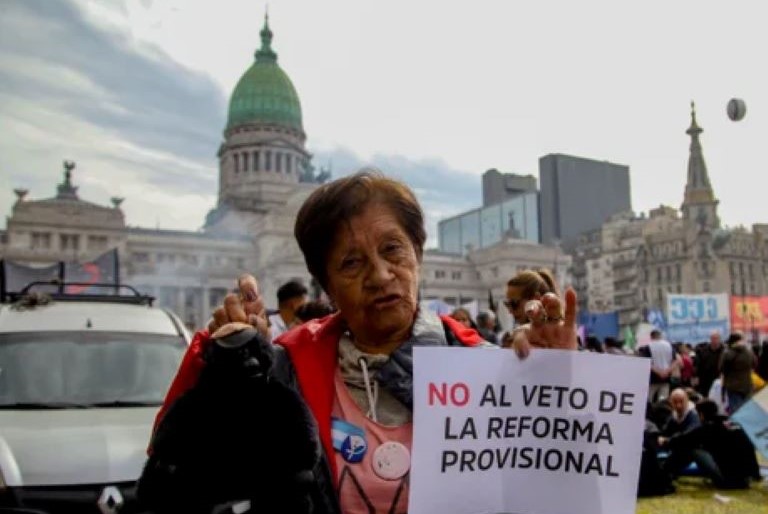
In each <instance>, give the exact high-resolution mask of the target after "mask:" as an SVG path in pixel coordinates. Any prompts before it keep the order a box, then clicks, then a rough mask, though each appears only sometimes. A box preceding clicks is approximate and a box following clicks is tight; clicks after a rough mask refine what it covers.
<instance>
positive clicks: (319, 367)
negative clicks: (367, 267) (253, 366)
mask: <svg viewBox="0 0 768 514" xmlns="http://www.w3.org/2000/svg"><path fill="white" fill-rule="evenodd" d="M440 319H441V320H442V322H443V325H444V326H446V327H448V329H450V331H451V333H453V335H454V336H455V337H456V339H457V340H458V341H459V342H460V343H461V344H463V345H464V346H477V345H479V344H482V343H484V342H485V340H484V339H483V338H482V337H480V335H479V334H478V333H477V332H476V331H475V330H474V329H472V328H467V327H465V326H464V325H462V324H461V323H459V322H458V321H456V320H454V319H453V318H451V317H449V316H440ZM343 330H344V324H343V322H342V320H341V317H340V316H339V315H338V314H332V315H330V316H326V317H325V318H322V319H319V320H312V321H309V322H307V323H304V324H303V325H300V326H298V327H296V328H295V329H292V330H289V331H288V332H286V333H284V334H282V335H281V336H280V337H278V338H277V340H276V341H275V343H276V344H279V345H281V346H283V347H284V348H285V350H286V351H287V353H288V356H289V358H290V360H291V363H292V364H293V367H294V370H295V372H296V379H297V381H298V384H299V389H300V392H301V396H302V397H303V398H304V401H306V403H307V406H308V407H309V410H310V411H311V412H312V414H313V415H314V417H315V420H316V421H317V425H318V431H319V435H320V441H321V443H322V445H323V449H324V450H325V453H326V455H327V456H328V462H329V464H330V466H331V471H332V476H333V477H334V479H335V477H336V469H335V468H336V461H335V459H333V458H332V456H333V443H332V441H331V411H332V409H333V395H334V380H333V379H334V373H335V372H336V365H337V362H338V353H337V352H338V343H339V339H340V338H341V335H342V332H343ZM210 341H211V338H210V335H209V334H208V331H207V330H202V331H200V332H197V333H196V334H195V336H194V338H193V339H192V343H191V344H190V346H189V348H188V349H187V352H186V354H185V355H184V359H183V360H182V362H181V365H180V367H179V371H178V372H177V374H176V377H175V378H174V380H173V383H172V384H171V387H170V389H169V390H168V395H167V396H166V398H165V402H164V403H163V406H162V408H161V409H160V412H158V414H157V417H156V418H155V426H157V424H158V423H159V421H160V420H161V419H162V417H163V415H165V412H166V411H167V410H168V407H169V406H170V405H171V404H172V403H173V402H174V401H175V400H176V399H177V398H178V397H179V396H181V395H182V394H183V393H184V392H186V391H187V390H189V389H191V388H192V386H193V385H194V384H195V383H196V382H197V379H198V377H199V376H200V372H201V371H202V369H203V367H204V366H205V361H204V360H203V358H202V354H203V349H204V348H205V347H206V345H208V344H209V343H210ZM150 450H151V449H150Z"/></svg>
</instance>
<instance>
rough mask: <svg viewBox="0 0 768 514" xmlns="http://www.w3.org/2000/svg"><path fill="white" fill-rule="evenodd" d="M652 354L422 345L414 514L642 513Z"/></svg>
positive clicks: (417, 361) (417, 356)
mask: <svg viewBox="0 0 768 514" xmlns="http://www.w3.org/2000/svg"><path fill="white" fill-rule="evenodd" d="M649 371H650V363H649V360H648V359H640V358H637V357H630V356H626V357H625V356H617V355H607V354H596V353H588V352H569V351H563V350H534V351H533V352H531V355H530V356H529V357H528V358H527V359H524V360H520V359H518V358H517V356H516V355H515V354H514V352H510V351H504V350H486V351H479V350H476V349H473V348H434V347H431V348H430V347H416V348H414V388H413V392H414V424H413V426H414V434H413V459H412V463H413V466H412V469H411V492H410V503H409V509H408V512H410V513H412V514H430V513H434V512H440V513H441V514H481V513H482V514H487V513H501V512H504V513H509V512H514V513H518V514H528V513H536V514H562V513H564V512H568V513H569V514H600V513H605V514H608V513H610V514H633V513H634V512H635V506H636V493H637V480H638V473H639V467H640V456H641V452H642V439H643V427H644V418H645V402H646V396H647V391H648V373H649Z"/></svg>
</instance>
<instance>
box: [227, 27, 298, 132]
mask: <svg viewBox="0 0 768 514" xmlns="http://www.w3.org/2000/svg"><path fill="white" fill-rule="evenodd" d="M255 56H256V62H254V63H253V64H252V65H251V67H250V68H248V70H247V71H246V72H245V74H243V76H242V77H241V78H240V81H239V82H238V83H237V86H235V91H234V93H232V98H231V99H230V101H229V116H228V118H227V129H230V128H232V127H235V126H237V125H243V124H246V123H264V124H272V125H281V126H283V127H287V128H291V129H295V130H298V131H300V132H303V131H304V129H303V127H302V124H301V103H300V102H299V95H298V94H296V89H295V88H294V87H293V83H291V79H289V78H288V75H286V74H285V72H284V71H283V70H282V69H280V66H278V64H277V54H276V53H275V52H274V50H272V31H271V30H270V29H269V18H265V20H264V28H263V29H261V48H260V49H259V50H257V51H256V54H255Z"/></svg>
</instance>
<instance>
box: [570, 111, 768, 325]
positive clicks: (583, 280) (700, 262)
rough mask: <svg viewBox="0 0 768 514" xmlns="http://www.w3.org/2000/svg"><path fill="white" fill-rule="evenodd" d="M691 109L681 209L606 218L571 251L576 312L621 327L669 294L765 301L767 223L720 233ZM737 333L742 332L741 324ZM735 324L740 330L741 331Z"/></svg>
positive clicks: (659, 307)
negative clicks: (606, 316) (611, 318)
mask: <svg viewBox="0 0 768 514" xmlns="http://www.w3.org/2000/svg"><path fill="white" fill-rule="evenodd" d="M702 132H703V130H702V129H701V127H699V125H698V123H697V120H696V112H695V109H694V108H693V106H692V109H691V124H690V126H689V128H688V129H687V130H686V134H688V136H689V137H690V152H689V157H688V166H687V179H686V186H685V191H684V194H683V202H682V204H681V207H680V209H679V210H678V209H675V208H673V207H669V206H664V205H662V206H660V207H658V208H656V209H652V210H651V211H650V212H649V214H648V216H644V215H641V216H635V215H633V214H632V213H631V212H627V213H624V214H620V215H617V216H614V217H612V218H611V219H609V220H608V221H607V222H605V223H604V224H603V225H602V226H601V227H600V228H599V229H596V230H592V231H588V232H586V233H584V234H582V236H581V237H580V238H579V239H578V240H577V242H576V244H575V245H573V246H572V247H571V248H569V251H570V253H571V254H572V255H573V258H574V260H573V268H572V273H573V283H574V286H575V288H576V290H577V294H578V295H579V301H580V307H581V308H582V309H586V310H589V311H592V312H609V311H618V312H619V320H620V325H621V327H622V328H623V327H627V326H629V327H634V326H636V325H637V323H639V322H640V321H643V320H644V318H645V314H646V313H647V312H648V311H649V310H661V311H665V310H666V306H667V295H668V294H670V293H672V294H680V293H690V294H698V293H728V294H730V295H731V296H762V295H765V294H768V281H767V280H766V277H768V237H766V236H768V234H767V233H766V230H765V227H766V225H765V224H755V225H753V226H752V229H751V230H748V229H746V228H743V227H737V228H732V229H725V228H723V227H722V226H721V223H720V218H719V215H718V209H717V208H718V203H719V202H718V200H717V198H716V196H715V192H714V188H713V187H712V184H711V182H710V177H709V172H708V170H707V166H706V163H705V160H704V154H703V149H702V145H701V140H700V135H701V133H702ZM734 322H736V325H734V326H735V328H743V327H744V326H745V325H744V324H743V320H732V324H733V323H734ZM739 322H741V325H740V326H739V324H738V323H739Z"/></svg>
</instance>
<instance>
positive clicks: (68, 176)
mask: <svg viewBox="0 0 768 514" xmlns="http://www.w3.org/2000/svg"><path fill="white" fill-rule="evenodd" d="M73 169H75V162H74V161H64V182H63V183H61V184H59V185H58V186H57V187H56V189H57V190H58V193H57V194H56V198H58V199H59V200H78V199H79V198H78V197H77V187H75V186H73V185H72V170H73Z"/></svg>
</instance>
